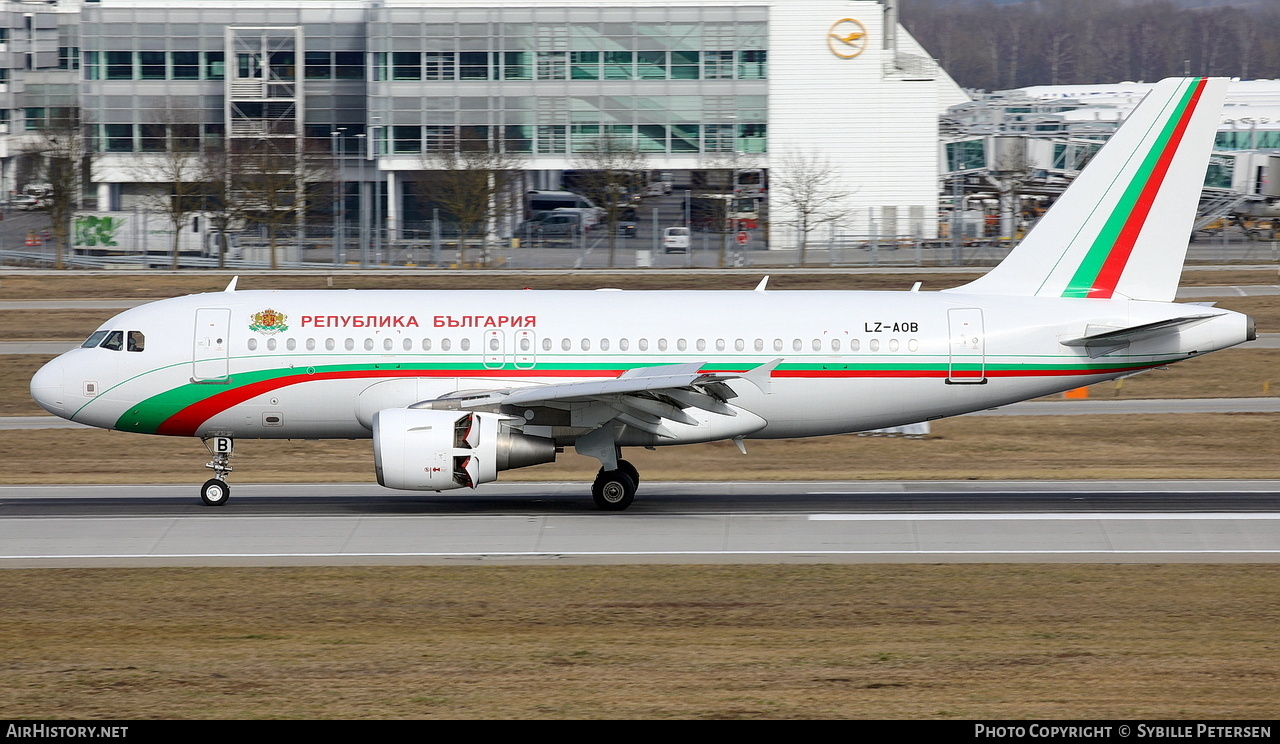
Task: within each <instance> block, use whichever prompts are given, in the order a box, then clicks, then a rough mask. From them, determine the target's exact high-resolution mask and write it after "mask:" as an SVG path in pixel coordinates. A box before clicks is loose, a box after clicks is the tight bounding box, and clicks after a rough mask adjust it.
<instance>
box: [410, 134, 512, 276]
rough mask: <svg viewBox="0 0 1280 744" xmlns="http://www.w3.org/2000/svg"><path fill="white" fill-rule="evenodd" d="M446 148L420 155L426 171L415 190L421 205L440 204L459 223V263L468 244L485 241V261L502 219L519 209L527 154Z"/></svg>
mask: <svg viewBox="0 0 1280 744" xmlns="http://www.w3.org/2000/svg"><path fill="white" fill-rule="evenodd" d="M451 144H452V143H446V147H445V148H444V149H440V150H435V151H431V152H427V153H425V154H424V155H423V156H422V162H423V168H424V171H423V172H422V173H421V174H420V175H419V176H418V181H417V186H418V188H417V192H418V196H419V199H420V200H421V202H422V206H423V207H436V208H439V209H441V210H443V211H444V212H445V214H446V215H448V216H450V217H452V218H453V219H454V220H455V221H456V222H457V225H458V263H459V264H465V263H466V256H467V254H466V251H467V244H468V242H470V241H473V240H478V241H479V242H480V243H481V261H482V263H485V262H487V256H488V253H487V251H485V250H484V248H483V246H485V245H487V244H488V242H489V240H488V238H489V235H490V234H491V233H492V231H493V228H494V226H495V225H497V223H498V222H500V221H501V220H503V219H505V218H507V217H509V216H510V215H512V214H514V213H515V212H516V210H517V209H518V202H519V199H518V191H519V188H520V184H521V183H522V180H521V176H522V172H523V171H522V166H523V164H524V158H523V156H521V155H519V154H518V153H511V152H504V151H503V150H502V149H501V148H500V147H497V146H492V147H489V146H483V147H482V146H478V145H476V146H473V147H469V148H465V149H457V148H455V147H453V146H451Z"/></svg>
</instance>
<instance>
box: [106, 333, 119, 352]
mask: <svg viewBox="0 0 1280 744" xmlns="http://www.w3.org/2000/svg"><path fill="white" fill-rule="evenodd" d="M102 348H104V349H111V350H112V351H120V350H121V349H123V348H124V331H111V332H109V333H107V339H106V340H105V341H103V342H102Z"/></svg>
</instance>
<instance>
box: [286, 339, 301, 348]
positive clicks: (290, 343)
mask: <svg viewBox="0 0 1280 744" xmlns="http://www.w3.org/2000/svg"><path fill="white" fill-rule="evenodd" d="M284 348H286V349H288V350H289V351H293V350H294V349H296V348H298V339H296V338H291V339H289V340H288V341H285V342H284Z"/></svg>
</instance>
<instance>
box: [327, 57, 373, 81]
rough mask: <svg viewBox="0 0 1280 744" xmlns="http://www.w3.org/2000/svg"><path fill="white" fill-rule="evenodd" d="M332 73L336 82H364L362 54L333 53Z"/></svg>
mask: <svg viewBox="0 0 1280 744" xmlns="http://www.w3.org/2000/svg"><path fill="white" fill-rule="evenodd" d="M333 71H334V77H335V78H337V79H338V80H364V79H365V78H364V52H334V53H333Z"/></svg>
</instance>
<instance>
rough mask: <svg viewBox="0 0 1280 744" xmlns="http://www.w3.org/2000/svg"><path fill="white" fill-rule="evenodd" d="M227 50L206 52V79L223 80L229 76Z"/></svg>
mask: <svg viewBox="0 0 1280 744" xmlns="http://www.w3.org/2000/svg"><path fill="white" fill-rule="evenodd" d="M226 57H227V54H226V52H205V53H204V79H205V80H222V79H224V78H225V77H226V76H227V60H226Z"/></svg>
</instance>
